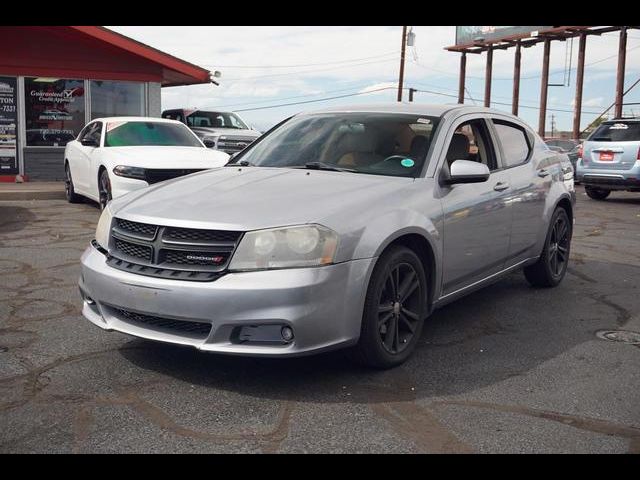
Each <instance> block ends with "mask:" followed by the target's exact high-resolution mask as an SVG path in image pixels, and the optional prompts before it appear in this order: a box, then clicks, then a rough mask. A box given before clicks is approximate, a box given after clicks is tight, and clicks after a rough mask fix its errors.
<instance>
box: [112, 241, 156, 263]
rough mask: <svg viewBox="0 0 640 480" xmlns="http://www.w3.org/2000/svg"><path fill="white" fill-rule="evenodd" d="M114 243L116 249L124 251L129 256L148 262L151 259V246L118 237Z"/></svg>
mask: <svg viewBox="0 0 640 480" xmlns="http://www.w3.org/2000/svg"><path fill="white" fill-rule="evenodd" d="M114 243H115V247H116V250H118V251H120V252H122V253H124V254H125V255H126V256H128V257H133V258H137V259H140V260H144V261H146V262H150V261H151V247H148V246H145V245H140V244H137V243H131V242H127V241H125V240H120V239H118V238H116V239H115V242H114Z"/></svg>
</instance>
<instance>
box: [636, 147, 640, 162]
mask: <svg viewBox="0 0 640 480" xmlns="http://www.w3.org/2000/svg"><path fill="white" fill-rule="evenodd" d="M636 160H640V148H638V155H636Z"/></svg>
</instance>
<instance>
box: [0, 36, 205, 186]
mask: <svg viewBox="0 0 640 480" xmlns="http://www.w3.org/2000/svg"><path fill="white" fill-rule="evenodd" d="M0 45H2V48H1V49H0V181H8V182H13V181H15V177H16V175H21V176H22V177H23V178H24V179H25V180H28V181H30V180H62V179H63V178H64V162H63V160H64V147H65V145H66V143H67V142H68V141H70V140H72V139H74V138H75V137H76V136H77V135H78V133H79V132H80V130H81V129H82V127H83V126H84V125H85V124H86V123H87V122H89V121H91V120H92V119H94V118H99V117H107V116H119V115H136V116H138V115H142V116H152V117H159V116H160V113H161V106H160V90H161V88H162V87H170V86H178V85H193V84H199V83H209V82H211V76H210V72H209V71H208V70H206V69H203V68H201V67H198V66H196V65H193V64H191V63H189V62H185V61H184V60H180V59H178V58H176V57H174V56H172V55H169V54H166V53H164V52H161V51H159V50H156V49H155V48H152V47H149V46H148V45H144V44H142V43H140V42H137V41H135V40H133V39H131V38H128V37H125V36H123V35H120V34H118V33H116V32H113V31H111V30H108V29H106V28H103V27H95V26H77V27H70V26H60V27H27V26H13V27H2V26H0Z"/></svg>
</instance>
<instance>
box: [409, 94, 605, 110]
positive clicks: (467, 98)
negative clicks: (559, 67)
mask: <svg viewBox="0 0 640 480" xmlns="http://www.w3.org/2000/svg"><path fill="white" fill-rule="evenodd" d="M417 91H418V92H423V93H430V94H432V95H441V96H443V97H451V98H458V95H452V94H449V93H442V92H435V91H433V90H417ZM464 98H465V100H472V101H473V98H471V97H464ZM491 103H493V104H495V105H504V106H511V104H510V103H505V102H495V101H492V102H491ZM520 106H521V107H522V108H530V109H534V110H540V107H536V106H533V105H523V104H520ZM547 110H549V111H552V112H565V113H573V110H563V109H560V108H547ZM583 113H590V114H593V115H597V114H599V113H600V112H589V111H585V110H583Z"/></svg>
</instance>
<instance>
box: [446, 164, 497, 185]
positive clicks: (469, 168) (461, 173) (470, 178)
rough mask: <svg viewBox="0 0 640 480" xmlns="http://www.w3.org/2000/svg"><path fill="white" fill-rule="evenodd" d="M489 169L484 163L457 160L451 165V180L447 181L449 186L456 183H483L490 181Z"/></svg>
mask: <svg viewBox="0 0 640 480" xmlns="http://www.w3.org/2000/svg"><path fill="white" fill-rule="evenodd" d="M490 174H491V172H489V167H487V166H486V165H485V164H484V163H478V162H472V161H469V160H455V161H454V162H453V163H452V164H451V168H450V174H449V178H448V179H447V180H446V181H445V183H447V184H448V185H453V184H456V183H481V182H486V181H487V180H489V175H490Z"/></svg>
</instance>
